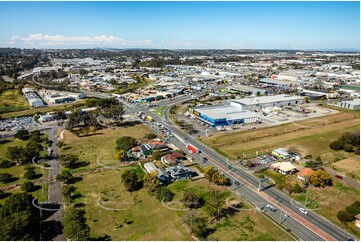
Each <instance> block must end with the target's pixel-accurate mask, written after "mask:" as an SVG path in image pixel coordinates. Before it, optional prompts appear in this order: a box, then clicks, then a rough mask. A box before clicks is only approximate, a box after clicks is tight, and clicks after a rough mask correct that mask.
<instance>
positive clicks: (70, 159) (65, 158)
mask: <svg viewBox="0 0 361 242" xmlns="http://www.w3.org/2000/svg"><path fill="white" fill-rule="evenodd" d="M78 161H79V158H78V156H76V155H73V154H68V155H62V156H60V162H61V164H62V165H63V166H64V167H66V168H70V169H72V168H74V167H75V165H76V163H77V162H78Z"/></svg>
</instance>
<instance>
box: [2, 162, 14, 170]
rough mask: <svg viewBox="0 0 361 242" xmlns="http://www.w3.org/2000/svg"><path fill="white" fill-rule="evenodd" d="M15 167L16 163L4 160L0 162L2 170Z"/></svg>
mask: <svg viewBox="0 0 361 242" xmlns="http://www.w3.org/2000/svg"><path fill="white" fill-rule="evenodd" d="M13 165H14V162H12V161H9V160H3V161H1V162H0V168H10V167H12V166H13Z"/></svg>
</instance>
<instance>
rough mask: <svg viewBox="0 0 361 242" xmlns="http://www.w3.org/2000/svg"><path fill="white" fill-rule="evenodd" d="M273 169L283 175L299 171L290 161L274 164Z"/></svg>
mask: <svg viewBox="0 0 361 242" xmlns="http://www.w3.org/2000/svg"><path fill="white" fill-rule="evenodd" d="M271 169H272V170H274V171H278V172H279V173H281V174H283V175H289V174H292V173H294V172H296V171H297V168H296V167H295V166H294V165H292V164H291V162H289V161H287V162H277V163H274V164H272V165H271Z"/></svg>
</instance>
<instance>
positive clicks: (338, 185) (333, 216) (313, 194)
mask: <svg viewBox="0 0 361 242" xmlns="http://www.w3.org/2000/svg"><path fill="white" fill-rule="evenodd" d="M333 184H334V185H333V186H332V187H326V188H316V187H313V186H312V187H311V188H310V190H309V195H308V200H307V201H308V202H307V206H308V208H310V209H315V212H317V213H319V214H320V215H322V216H324V217H325V218H327V219H329V220H331V221H333V222H334V223H336V224H338V225H340V226H342V227H344V228H346V229H347V230H349V231H350V232H352V233H353V234H355V235H357V236H360V230H359V229H358V228H357V227H356V226H355V225H354V224H353V223H349V224H347V225H345V224H343V223H341V222H340V221H339V220H338V219H337V213H338V211H340V210H344V209H345V208H346V207H347V206H349V205H351V204H352V203H353V202H355V201H359V200H360V190H358V189H355V188H352V187H349V186H347V185H345V184H344V183H342V182H340V181H338V180H337V179H333ZM292 197H293V198H294V199H295V200H297V201H299V202H301V203H304V202H305V199H306V193H302V194H295V195H293V196H292Z"/></svg>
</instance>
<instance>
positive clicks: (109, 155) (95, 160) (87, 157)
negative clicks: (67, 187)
mask: <svg viewBox="0 0 361 242" xmlns="http://www.w3.org/2000/svg"><path fill="white" fill-rule="evenodd" d="M60 132H61V131H59V132H58V133H60ZM149 133H153V132H152V131H151V130H150V129H149V128H148V127H147V126H145V125H142V124H138V125H134V126H131V127H120V128H115V129H103V130H99V131H97V133H96V134H95V135H92V136H86V137H77V136H75V135H74V134H72V133H71V132H69V131H65V132H64V141H65V144H66V146H65V148H64V149H63V150H61V154H74V155H77V156H78V157H79V161H80V162H85V163H86V162H89V165H87V166H84V167H80V168H77V169H74V170H73V171H82V170H88V169H94V168H97V167H102V166H104V165H105V166H109V165H115V164H118V163H119V162H118V161H117V160H116V159H115V158H114V156H115V154H116V150H115V141H116V140H117V139H118V138H120V137H122V136H131V137H134V138H136V139H138V140H140V141H141V140H143V137H144V135H145V134H149Z"/></svg>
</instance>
